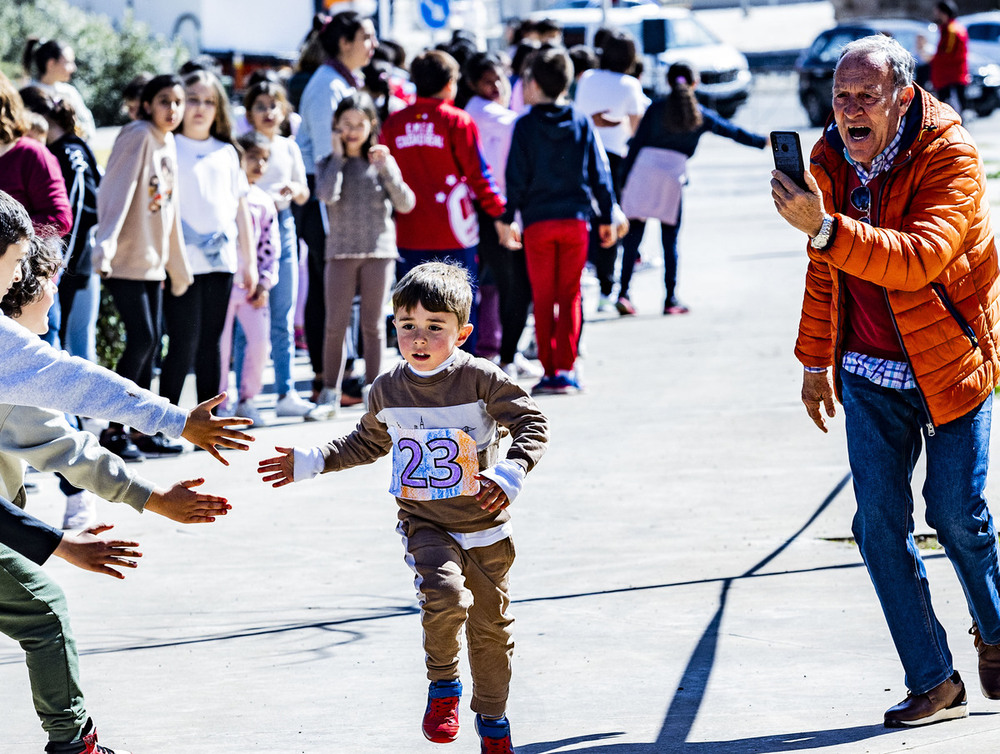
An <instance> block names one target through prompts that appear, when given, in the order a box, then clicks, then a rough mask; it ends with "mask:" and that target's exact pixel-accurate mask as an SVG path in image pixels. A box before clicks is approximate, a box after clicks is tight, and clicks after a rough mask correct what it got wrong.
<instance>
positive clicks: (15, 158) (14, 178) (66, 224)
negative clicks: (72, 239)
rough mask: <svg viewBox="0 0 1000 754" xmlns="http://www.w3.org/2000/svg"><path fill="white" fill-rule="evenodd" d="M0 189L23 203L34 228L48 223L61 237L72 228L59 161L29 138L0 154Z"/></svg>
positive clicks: (20, 140) (19, 140)
mask: <svg viewBox="0 0 1000 754" xmlns="http://www.w3.org/2000/svg"><path fill="white" fill-rule="evenodd" d="M0 191H6V192H7V193H8V194H10V195H11V196H12V197H14V198H15V199H16V200H17V201H19V202H20V203H21V204H23V205H24V208H25V209H26V210H28V215H30V216H31V222H32V224H33V225H34V226H35V229H36V230H38V229H40V228H42V227H44V226H49V227H51V228H52V229H53V230H54V233H55V235H58V236H64V235H66V234H67V233H69V232H70V229H71V228H72V227H73V212H72V210H71V209H70V206H69V198H68V197H67V196H66V183H65V182H64V181H63V176H62V171H61V170H60V169H59V161H58V160H56V156H55V155H54V154H52V153H51V152H50V151H49V150H48V149H47V148H46V147H45V145H44V144H40V143H39V142H37V141H35V140H34V139H32V138H29V137H27V136H22V137H21V138H20V139H18V140H17V141H15V142H14V146H12V147H11V148H10V149H8V150H7V151H6V152H4V154H2V155H0Z"/></svg>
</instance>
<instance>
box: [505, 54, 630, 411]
mask: <svg viewBox="0 0 1000 754" xmlns="http://www.w3.org/2000/svg"><path fill="white" fill-rule="evenodd" d="M572 80H573V64H572V62H571V61H570V59H569V56H568V55H567V54H566V53H565V51H563V50H559V49H548V50H541V51H539V52H538V53H536V54H535V57H534V59H533V60H532V62H531V63H530V64H529V66H528V70H527V74H526V76H525V84H524V99H525V102H527V103H529V104H531V105H532V107H531V109H530V110H529V111H528V112H527V113H525V114H524V115H523V116H522V117H520V118H519V119H518V120H517V122H516V123H515V124H514V134H513V137H512V140H511V147H510V156H509V157H508V159H507V171H506V177H507V208H506V210H505V212H504V214H503V215H502V216H501V218H500V220H501V223H502V225H501V228H500V230H501V241H502V242H503V243H504V244H505V245H508V246H509V245H512V244H516V243H517V235H518V229H517V226H516V225H513V222H514V213H515V212H517V211H518V210H520V212H521V217H522V219H523V222H524V226H525V227H524V251H525V258H526V260H527V265H528V278H529V279H530V280H531V290H532V298H533V300H534V304H535V335H536V338H537V341H538V359H539V360H540V361H541V362H542V366H544V367H545V376H544V377H543V378H542V379H541V381H540V382H539V383H538V384H537V385H535V387H534V388H533V389H532V391H531V392H532V394H533V395H539V394H545V393H575V392H578V391H579V390H580V383H579V380H578V379H577V377H576V374H575V371H574V366H575V364H576V357H577V344H578V342H579V339H580V328H581V326H582V324H583V310H582V308H581V306H580V301H581V294H580V276H581V274H582V273H583V267H584V265H585V264H586V262H587V244H588V233H589V231H590V225H589V220H590V217H591V215H592V214H593V202H594V200H595V199H596V200H597V206H598V208H599V216H598V223H599V227H598V229H599V232H600V237H601V245H602V246H605V247H609V246H612V245H613V244H614V243H615V241H616V240H617V233H616V230H615V227H614V225H613V224H612V213H613V211H614V207H615V191H614V188H613V186H612V183H611V174H610V170H609V168H608V158H607V155H606V154H605V153H604V148H603V147H602V146H601V143H600V140H599V139H598V137H597V136H596V134H595V133H594V129H593V128H592V127H591V125H590V119H589V118H588V117H587V116H586V115H584V114H583V113H580V112H577V111H576V110H574V109H573V108H572V106H570V105H569V104H568V103H566V101H565V96H566V93H567V91H568V90H569V85H570V82H571V81H572ZM556 305H558V306H559V315H558V317H557V316H556V314H555V307H556Z"/></svg>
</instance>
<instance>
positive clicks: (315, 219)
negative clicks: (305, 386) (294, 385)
mask: <svg viewBox="0 0 1000 754" xmlns="http://www.w3.org/2000/svg"><path fill="white" fill-rule="evenodd" d="M306 178H307V179H308V183H309V191H310V194H313V193H314V192H315V190H316V179H315V176H312V175H308V176H306ZM292 211H293V213H294V214H295V227H296V230H298V234H299V238H301V239H302V240H303V241H305V242H306V249H307V253H306V264H307V265H308V269H309V286H308V288H307V289H306V309H305V333H306V345H307V346H308V348H309V363H310V364H311V365H312V370H313V373H314V374H317V375H320V374H323V341H324V338H325V336H326V291H325V287H326V286H325V282H324V281H325V280H326V232H325V231H324V230H323V217H322V215H321V210H320V206H319V201H318V200H316V199H310V200H309V201H308V202H306V203H305V204H303V205H302V206H301V207H299V206H298V205H292Z"/></svg>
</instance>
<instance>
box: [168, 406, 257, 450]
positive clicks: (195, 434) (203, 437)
mask: <svg viewBox="0 0 1000 754" xmlns="http://www.w3.org/2000/svg"><path fill="white" fill-rule="evenodd" d="M225 399H226V394H225V393H220V394H219V395H217V396H215V397H214V398H209V399H208V400H207V401H205V402H203V403H199V404H198V405H197V406H195V407H194V408H193V409H191V411H189V412H188V418H187V423H186V424H185V425H184V432H183V433H181V437H183V438H184V439H185V440H187V441H188V442H190V443H193V444H194V445H197V446H198V447H199V448H203V449H205V450H207V451H208V452H209V453H211V454H212V457H213V458H215V460H217V461H218V462H219V463H221V464H222V465H223V466H228V465H229V461H227V460H226V459H225V458H223V457H222V454H221V453H220V452H219V450H218V447H216V446H222V447H223V448H233V449H234V450H250V446H249V445H244V444H243V443H242V442H239V441H240V440H243V441H245V442H253V440H254V438H253V436H252V435H248V434H247V433H246V432H240V431H239V430H238V429H232V427H245V426H247V425H250V424H253V419H244V418H241V417H238V416H234V417H229V418H225V417H220V416H214V415H213V414H212V409H213V408H215V407H216V406H218V405H219V404H220V403H222V402H223V401H224V400H225Z"/></svg>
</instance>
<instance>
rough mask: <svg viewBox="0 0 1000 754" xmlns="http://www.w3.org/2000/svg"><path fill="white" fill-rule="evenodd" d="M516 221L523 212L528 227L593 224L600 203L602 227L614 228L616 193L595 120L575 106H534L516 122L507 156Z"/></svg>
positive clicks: (508, 218) (509, 217)
mask: <svg viewBox="0 0 1000 754" xmlns="http://www.w3.org/2000/svg"><path fill="white" fill-rule="evenodd" d="M506 175H507V209H506V211H505V212H504V214H503V215H502V216H501V220H503V221H504V222H507V223H510V222H513V220H514V212H516V211H517V210H521V218H522V220H523V221H524V226H525V227H527V226H529V225H531V224H532V223H536V222H539V221H542V220H590V219H591V218H592V217H593V216H594V200H595V199H596V201H597V207H598V214H599V220H598V222H599V223H600V224H601V225H610V224H611V208H612V207H613V206H614V203H615V190H614V187H613V186H612V184H611V171H610V169H609V168H608V161H607V155H605V153H604V150H603V149H601V148H600V147H599V146H598V143H597V141H596V137H595V136H594V129H593V128H592V127H591V125H590V119H589V118H588V117H587V116H586V115H584V114H583V113H581V112H579V111H576V110H574V109H573V108H572V107H571V106H569V105H556V104H542V105H533V106H532V108H531V109H530V110H529V111H528V112H526V113H525V114H524V115H522V116H521V117H520V118H518V119H517V121H516V122H515V123H514V134H513V136H512V138H511V144H510V156H509V157H508V158H507V172H506Z"/></svg>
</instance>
